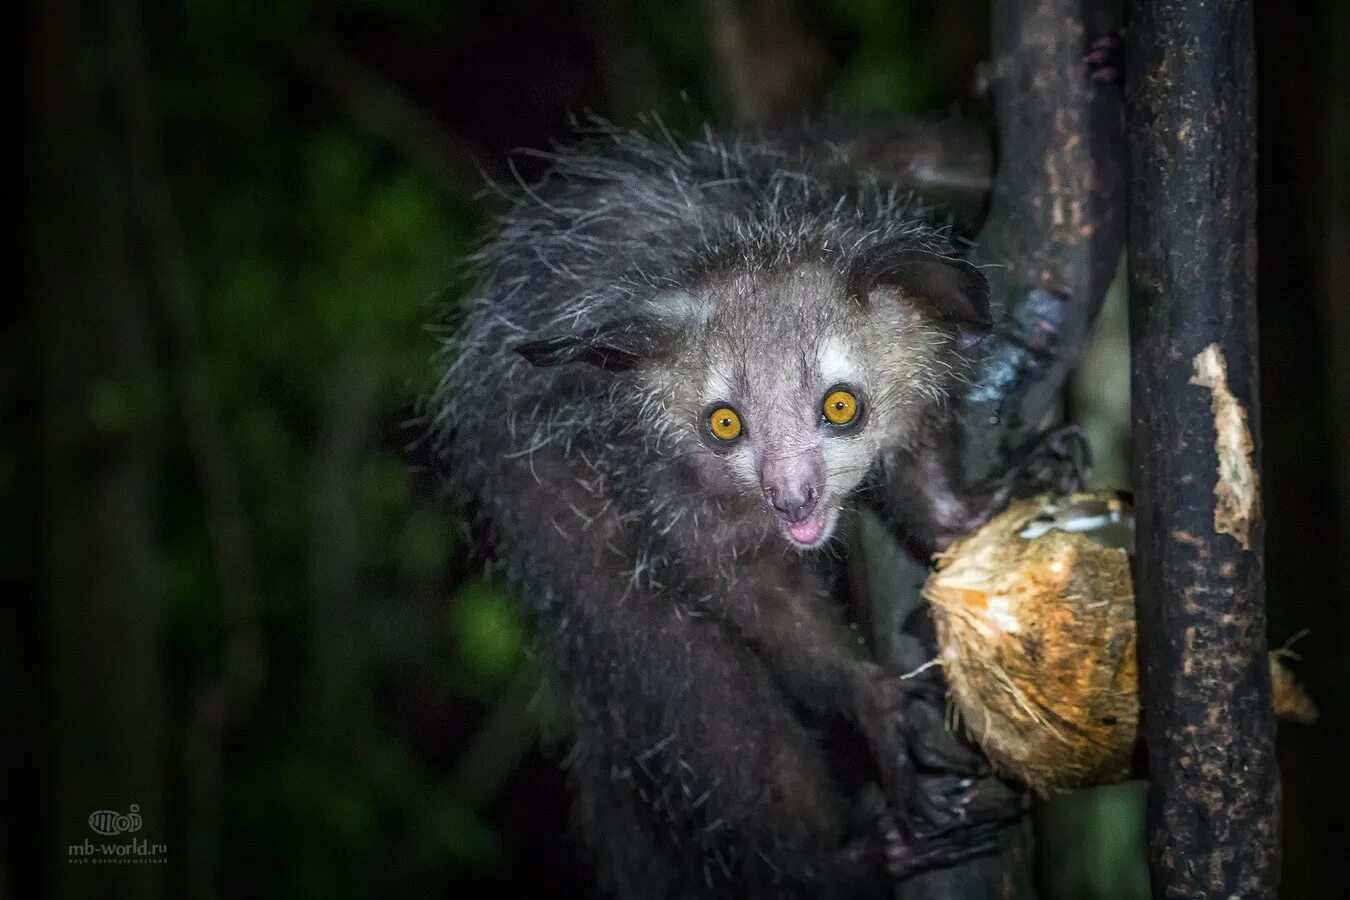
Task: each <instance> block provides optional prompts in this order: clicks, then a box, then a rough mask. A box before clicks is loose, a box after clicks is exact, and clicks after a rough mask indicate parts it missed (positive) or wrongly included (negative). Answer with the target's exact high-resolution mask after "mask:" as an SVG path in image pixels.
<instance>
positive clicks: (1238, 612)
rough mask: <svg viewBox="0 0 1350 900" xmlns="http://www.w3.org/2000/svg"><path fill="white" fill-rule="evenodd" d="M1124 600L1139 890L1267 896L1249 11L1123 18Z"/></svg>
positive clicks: (1242, 0) (1238, 5) (1231, 8)
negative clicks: (1134, 601) (1128, 484)
mask: <svg viewBox="0 0 1350 900" xmlns="http://www.w3.org/2000/svg"><path fill="white" fill-rule="evenodd" d="M1129 34H1130V44H1129V48H1128V49H1129V52H1128V55H1127V59H1128V62H1129V66H1130V73H1129V87H1128V91H1127V111H1128V114H1127V123H1128V129H1129V135H1130V166H1131V175H1130V215H1129V232H1130V253H1129V262H1130V275H1131V307H1132V314H1131V326H1132V341H1133V397H1134V400H1133V404H1134V418H1135V439H1134V467H1135V479H1134V481H1135V490H1136V504H1135V516H1136V521H1137V526H1136V527H1137V532H1138V533H1137V537H1136V546H1137V548H1138V549H1137V557H1136V567H1137V571H1136V588H1137V596H1138V604H1139V613H1138V621H1139V659H1140V676H1141V694H1142V698H1141V699H1142V705H1143V712H1144V718H1143V733H1144V737H1145V740H1146V743H1147V746H1148V762H1149V772H1150V776H1151V784H1150V789H1149V837H1150V844H1151V849H1152V863H1153V883H1154V893H1155V894H1156V895H1158V896H1164V897H1199V896H1207V897H1210V896H1212V897H1220V896H1221V897H1232V896H1240V897H1273V896H1275V895H1276V892H1277V887H1278V883H1279V862H1280V848H1279V832H1280V828H1279V812H1280V780H1279V773H1278V769H1277V766H1276V760H1275V746H1274V738H1275V720H1274V715H1273V713H1272V712H1271V701H1270V670H1269V665H1268V663H1267V660H1266V616H1265V607H1264V596H1263V581H1262V562H1263V561H1262V539H1263V524H1262V518H1261V508H1260V499H1261V495H1260V480H1259V473H1260V467H1259V466H1260V452H1259V451H1260V441H1259V437H1260V436H1259V433H1258V427H1257V426H1258V422H1259V406H1258V396H1257V368H1256V304H1255V300H1256V297H1255V275H1256V233H1255V215H1256V183H1255V182H1256V179H1255V174H1256V169H1255V127H1256V122H1255V109H1256V81H1255V75H1256V73H1255V67H1254V53H1253V43H1252V40H1253V35H1252V9H1251V4H1250V2H1248V0H1224V2H1216V3H1208V4H1196V3H1188V2H1185V0H1141V2H1138V3H1136V4H1134V6H1133V7H1132V15H1131V20H1130V33H1129Z"/></svg>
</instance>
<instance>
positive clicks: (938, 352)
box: [433, 130, 980, 897]
mask: <svg viewBox="0 0 1350 900" xmlns="http://www.w3.org/2000/svg"><path fill="white" fill-rule="evenodd" d="M551 159H552V170H551V172H550V173H549V175H548V176H547V177H546V178H545V179H544V180H543V181H542V182H541V183H539V184H537V185H535V186H533V187H529V188H525V189H524V190H523V193H522V195H521V196H520V197H519V199H518V201H517V202H516V203H515V205H514V207H513V208H512V209H511V211H510V212H509V213H508V214H507V215H506V216H505V217H504V218H503V220H502V222H501V229H500V232H499V234H498V236H497V237H496V239H495V240H493V241H492V242H491V243H489V244H488V245H487V246H486V247H485V249H484V250H483V251H482V252H481V253H480V254H479V255H478V256H477V258H476V264H477V267H478V269H479V272H480V281H479V283H478V286H477V288H476V290H475V291H474V293H473V295H472V298H471V301H470V304H469V307H468V310H467V314H466V318H465V320H464V322H463V325H462V327H461V328H460V329H459V331H458V333H457V334H456V335H455V336H454V337H453V339H452V340H451V341H450V342H449V347H448V351H447V358H448V359H449V360H451V361H452V362H451V365H450V366H449V370H448V372H447V374H446V376H445V378H444V381H443V383H442V385H441V387H440V390H439V392H438V394H437V396H436V398H435V401H434V406H433V412H434V417H435V425H436V428H437V432H438V434H439V435H440V437H441V440H442V446H443V452H444V458H445V460H446V469H447V472H448V476H449V479H450V486H451V489H452V492H453V494H454V496H455V497H456V498H457V499H458V500H459V501H461V502H462V503H463V504H464V506H465V508H466V509H468V510H469V511H470V515H471V516H472V522H473V524H474V528H475V530H476V532H477V533H478V534H479V535H480V536H481V537H482V539H483V540H484V543H485V545H487V546H488V548H489V549H490V552H491V553H492V554H493V556H494V557H496V558H497V559H499V560H500V561H501V563H502V564H503V568H504V570H505V572H506V574H507V576H508V577H509V579H510V580H511V582H512V584H513V586H514V588H515V589H516V590H517V591H518V592H519V593H520V595H521V597H522V598H524V599H525V600H526V601H527V602H528V603H529V604H530V605H531V607H532V608H533V609H534V610H535V612H536V613H538V615H537V617H536V618H537V621H538V623H539V626H540V631H541V638H542V643H543V646H544V648H545V651H546V654H547V658H548V660H549V661H550V662H551V663H552V665H554V666H555V667H556V668H557V670H558V674H559V676H560V682H561V684H562V685H563V686H564V688H565V690H566V692H567V695H568V699H569V701H570V703H571V707H572V709H573V711H574V712H575V715H576V720H577V728H578V732H577V734H578V736H577V745H576V748H575V750H574V752H573V753H572V754H571V756H570V758H569V763H568V764H569V768H570V771H571V775H572V780H573V785H574V789H575V791H576V794H577V812H578V821H579V823H580V825H581V827H582V830H583V832H584V833H585V835H586V837H587V839H588V841H589V843H590V845H591V849H592V852H593V853H594V855H595V857H596V860H597V864H598V867H599V871H600V874H601V879H602V883H603V884H604V885H605V886H606V887H607V888H608V889H609V890H610V891H612V892H614V893H617V894H619V895H622V896H631V897H663V896H689V895H718V896H721V895H725V896H779V895H805V896H824V895H830V894H838V895H842V896H857V895H859V894H864V893H867V892H868V891H873V890H877V891H884V890H885V879H884V870H883V867H882V860H881V857H880V855H879V853H878V852H877V848H876V847H875V845H874V842H873V841H871V840H869V839H868V838H867V837H866V836H865V835H864V836H862V837H860V838H858V839H857V840H852V838H854V837H855V835H854V834H853V833H852V832H851V830H850V825H849V823H848V821H847V817H846V814H845V813H846V806H847V798H846V792H845V790H844V788H843V787H842V786H841V784H840V781H839V779H838V778H837V777H836V775H835V774H834V773H832V772H831V771H830V766H829V763H828V760H827V759H826V758H825V755H824V753H823V752H822V750H821V747H820V740H819V735H818V734H817V732H816V731H815V730H814V726H813V725H812V724H811V722H812V721H813V720H811V719H810V718H809V717H808V716H807V715H806V714H805V712H804V711H805V710H813V711H814V714H816V715H818V716H824V717H827V718H828V717H831V716H837V717H838V718H840V719H841V720H843V721H847V722H851V723H852V725H851V726H850V727H854V728H861V729H862V730H863V731H867V729H868V724H869V721H872V720H871V719H870V718H869V717H871V716H872V715H873V714H874V713H876V712H877V707H878V704H879V703H880V701H879V700H877V699H876V697H875V696H874V694H873V692H871V688H870V687H869V686H870V685H872V684H873V683H874V681H875V680H876V679H877V678H878V677H879V672H878V670H877V669H876V667H875V666H874V665H872V664H871V663H869V662H867V661H866V659H865V657H864V654H863V653H862V652H861V650H860V648H859V647H858V645H857V641H856V639H855V638H854V637H853V636H852V635H851V633H850V632H849V631H848V630H847V628H846V627H845V626H844V625H843V623H842V622H841V620H840V616H839V615H838V613H837V611H836V610H835V609H834V608H833V606H832V605H831V603H830V602H829V600H828V598H827V596H826V593H827V592H826V591H825V589H824V586H823V584H822V582H821V580H820V579H819V577H818V576H817V574H816V567H815V565H814V563H813V560H812V558H811V557H810V555H804V554H802V553H800V552H797V551H795V550H793V549H792V548H790V547H788V546H786V545H785V544H784V543H783V540H782V539H781V536H780V534H779V532H778V531H777V530H776V529H775V528H774V527H773V522H772V520H771V518H770V517H769V516H766V515H765V507H764V501H763V498H762V497H761V496H759V494H758V491H757V490H752V489H751V488H750V486H748V485H747V484H745V483H743V482H745V480H746V479H747V478H749V477H750V476H749V475H747V474H746V473H744V472H743V473H741V475H740V476H736V475H734V473H733V474H727V473H724V472H721V470H720V469H718V470H717V471H715V472H714V471H713V469H715V468H716V467H717V459H718V457H716V456H715V455H713V454H710V452H709V450H708V448H707V446H706V442H705V441H703V440H702V439H701V438H700V435H699V434H698V428H697V422H696V421H695V420H696V418H697V404H698V403H701V402H702V400H701V399H699V396H698V386H697V382H698V381H699V379H700V377H701V372H700V370H701V369H702V366H703V363H702V362H700V360H702V359H703V357H702V356H700V355H699V354H700V352H703V347H704V345H705V344H706V343H707V342H708V341H710V340H717V341H722V342H723V343H720V344H718V346H719V347H721V346H725V347H728V348H731V349H728V350H719V351H718V353H719V354H720V356H723V357H725V356H726V355H727V354H733V355H734V354H735V353H736V352H737V351H736V349H735V348H737V347H745V348H754V349H753V352H752V351H751V350H749V349H747V350H746V351H745V354H746V355H745V358H738V359H737V360H735V362H736V365H737V366H739V368H738V369H737V370H736V371H739V372H740V373H741V374H742V376H746V377H750V376H752V375H753V372H751V373H749V375H747V373H746V370H747V369H754V368H756V367H774V366H778V367H792V366H798V365H805V362H804V360H805V359H806V354H808V353H809V352H811V350H810V348H811V347H812V346H814V345H813V344H812V341H813V340H815V338H816V337H817V336H818V335H819V334H820V333H821V332H822V331H823V330H825V329H827V328H831V327H836V326H838V324H839V323H840V322H841V321H842V320H843V319H845V318H847V317H858V318H857V322H854V321H853V319H851V318H850V319H849V325H848V327H849V328H850V329H851V330H852V332H851V333H862V335H861V336H860V337H858V338H857V340H856V342H855V343H856V345H857V346H860V347H864V348H867V347H873V346H875V347H877V348H880V349H878V350H877V351H876V352H875V353H870V351H869V353H870V355H869V359H871V360H872V361H871V362H869V363H867V365H871V366H873V367H874V369H877V372H876V373H874V380H875V381H876V383H877V384H879V385H881V386H880V387H878V388H876V389H875V390H874V396H873V397H872V400H873V401H874V402H873V404H872V405H873V406H875V407H876V408H877V412H876V414H877V415H882V414H883V412H884V414H885V415H886V416H887V417H888V418H887V420H886V421H887V422H888V424H887V425H886V427H885V429H883V430H876V429H874V435H873V437H871V438H869V440H871V441H872V442H871V443H869V444H862V443H859V444H855V445H849V446H854V447H862V448H863V449H862V450H855V451H854V452H855V455H856V454H857V453H863V454H864V455H863V456H862V457H860V458H859V459H860V461H857V460H855V461H853V462H850V463H849V464H848V465H849V467H850V471H849V472H846V473H843V475H841V477H844V478H846V479H848V485H849V486H850V487H851V486H852V485H854V484H857V483H859V482H864V481H866V480H867V479H866V478H865V475H866V474H867V473H866V472H864V470H865V469H869V468H870V469H871V470H872V472H871V476H872V479H871V480H872V481H875V480H876V477H875V476H876V471H875V470H876V469H877V468H879V467H883V466H890V467H904V466H907V465H909V466H913V465H915V463H914V462H913V461H912V460H911V459H910V457H909V456H908V455H907V454H909V452H910V450H911V449H912V447H913V446H914V445H916V444H921V443H922V442H923V441H924V433H925V431H924V428H923V427H922V423H923V422H924V421H925V418H926V417H929V416H931V413H932V409H933V408H934V406H935V404H936V403H937V401H938V400H939V399H940V398H941V396H942V395H943V394H944V393H945V392H946V390H947V389H948V387H949V385H950V383H951V382H952V379H953V378H955V377H956V376H957V374H958V373H959V371H960V369H961V364H962V352H961V347H962V346H963V343H962V337H963V327H964V326H965V325H968V324H970V323H969V322H966V321H964V319H965V311H963V310H960V309H957V310H955V311H953V310H952V308H951V307H950V304H946V305H944V303H943V302H937V303H936V304H931V305H927V306H925V305H924V304H925V302H926V301H927V300H931V298H926V297H922V296H918V297H916V298H913V299H916V301H917V303H918V305H917V306H915V305H913V304H911V305H909V306H905V307H904V309H903V310H901V309H900V307H899V306H895V307H894V308H892V307H889V306H887V307H885V309H882V308H881V307H882V305H883V304H881V303H874V304H873V307H872V308H871V309H870V311H869V307H868V301H867V298H866V293H867V290H868V288H869V285H871V284H872V283H873V281H874V280H876V279H874V278H873V277H872V275H873V274H875V270H880V271H881V272H882V276H881V278H882V280H885V273H886V271H887V264H886V260H888V259H892V260H893V259H895V258H897V255H900V256H902V257H904V258H905V259H911V258H913V256H914V254H916V253H917V254H920V255H927V256H932V258H933V259H935V260H939V261H941V262H946V261H953V262H952V265H953V266H954V267H957V266H958V264H957V263H955V262H954V260H955V258H956V257H957V256H958V255H959V254H958V253H957V248H956V247H954V246H953V244H952V241H951V239H950V237H949V235H948V234H947V233H946V231H945V230H944V229H942V228H940V227H937V226H935V225H934V224H933V222H932V220H931V218H930V217H929V215H928V213H927V211H925V210H924V209H922V208H921V207H919V206H918V205H917V204H915V203H914V202H913V201H912V200H911V199H909V198H908V197H906V196H903V195H901V194H900V193H899V191H898V190H897V189H895V188H894V187H893V186H890V185H888V184H886V183H881V182H879V181H877V180H875V179H874V178H871V177H867V176H854V177H852V178H851V179H849V178H845V179H842V180H841V179H840V178H839V177H838V176H839V175H840V173H846V172H848V171H849V166H848V164H847V163H848V160H846V159H841V158H840V156H839V154H838V153H837V152H835V151H834V150H832V149H831V148H830V146H829V145H828V144H827V143H825V144H822V143H814V144H804V143H792V142H788V141H786V140H784V139H781V138H774V137H773V136H772V135H768V134H764V133H756V134H753V135H751V134H747V135H741V136H737V135H731V136H715V135H712V134H707V135H705V136H704V138H703V139H701V140H697V141H692V142H689V143H684V144H677V143H675V142H673V141H653V140H648V139H645V138H642V137H638V136H636V135H633V134H630V133H623V132H618V131H608V130H603V131H599V132H597V133H594V134H592V135H590V137H589V139H588V140H586V141H583V142H582V143H581V144H579V145H578V146H577V147H575V148H572V149H567V150H563V151H560V152H558V153H556V154H555V155H553V156H552V157H551ZM905 254H910V255H909V256H905ZM895 268H896V267H895V266H891V269H895ZM902 268H903V267H902ZM953 271H954V272H955V275H954V276H953V277H954V278H955V279H956V281H955V282H953V283H955V284H958V285H960V286H962V287H964V286H965V285H966V284H967V283H969V284H974V283H975V282H976V281H977V280H978V277H977V276H972V273H971V272H969V271H964V270H962V269H960V268H959V267H957V268H954V269H953ZM905 272H910V270H908V269H906V270H905ZM910 277H913V276H912V273H911V274H902V276H901V277H900V279H899V280H900V285H899V288H898V290H899V291H900V292H901V293H904V294H907V295H908V294H916V295H922V294H925V288H926V287H929V286H932V285H933V283H934V282H933V281H932V279H931V278H929V277H928V276H927V275H925V276H921V277H919V279H918V283H917V284H916V285H911V284H910V283H908V282H905V281H904V279H905V278H910ZM962 279H965V280H966V281H962ZM708 285H712V286H714V287H715V288H716V289H713V288H707V287H706V286H708ZM698 286H704V287H703V288H699V287H698ZM911 287H913V288H914V289H913V290H911ZM950 289H951V287H950V285H938V286H937V287H936V289H935V290H934V291H933V293H935V294H938V295H941V294H943V293H944V292H945V291H948V290H950ZM976 292H978V289H977V290H976ZM691 295H696V296H697V297H698V298H699V299H698V300H697V302H694V303H692V304H691V303H690V302H689V301H688V299H687V298H688V297H690V296H691ZM789 297H791V298H793V299H791V300H789V299H788V298H789ZM710 298H711V299H710ZM766 298H767V299H766ZM817 298H818V301H817ZM941 299H942V298H939V300H940V301H941ZM948 299H950V298H948ZM775 304H777V305H775ZM957 306H960V303H957ZM975 306H977V307H978V306H979V303H978V302H977V303H976V304H975ZM897 310H899V311H897ZM974 318H975V319H979V318H980V315H979V314H978V312H977V313H976V314H975V316H974ZM710 322H711V323H713V324H711V325H710V324H709V323H710ZM976 324H978V322H977V323H976ZM883 325H884V326H885V328H884V329H883V328H882V326H883ZM700 327H701V328H702V331H700V330H699V328H700ZM601 334H603V335H605V337H604V338H603V340H601V341H600V343H603V344H606V346H608V344H611V343H617V344H618V345H619V347H620V349H621V351H622V354H623V358H622V359H621V360H620V362H621V364H620V365H617V366H616V365H610V363H612V362H613V361H614V357H613V355H612V354H613V352H617V351H611V350H609V349H604V350H602V351H600V352H599V353H598V354H592V357H593V358H592V359H591V362H592V363H596V362H597V361H598V364H588V363H587V362H586V361H585V359H584V358H583V357H575V358H573V357H567V356H566V353H567V352H571V350H572V349H574V346H575V344H574V343H569V342H580V343H582V344H584V343H585V342H586V341H589V340H591V339H592V336H595V335H601ZM695 335H699V336H698V337H694V336H695ZM710 335H711V336H710ZM733 338H734V341H733ZM549 341H557V342H559V343H558V346H562V347H564V350H562V351H560V353H561V355H560V356H559V358H557V359H553V360H552V361H553V362H555V363H557V364H554V365H543V366H541V365H534V364H532V363H531V362H529V361H527V360H526V359H525V358H523V357H522V355H521V354H520V353H518V352H517V348H520V347H521V346H523V345H533V346H539V345H540V342H545V344H546V345H547V346H548V347H552V346H554V344H548V343H547V342H549ZM869 341H870V342H871V343H868V342H869ZM728 342H729V343H728ZM865 355H867V354H865ZM535 361H536V362H538V359H536V360H535ZM869 371H871V370H869ZM686 406H687V407H688V408H686ZM691 410H694V413H692V414H691V412H690V411H691ZM839 446H844V445H839ZM853 469H856V470H857V471H852V470H853ZM738 477H739V478H740V480H739V481H738V480H737V478H738ZM867 736H868V738H869V740H870V741H871V746H872V750H873V752H874V753H875V752H880V751H878V739H877V738H876V736H875V735H873V734H868V735H867ZM883 743H884V742H883Z"/></svg>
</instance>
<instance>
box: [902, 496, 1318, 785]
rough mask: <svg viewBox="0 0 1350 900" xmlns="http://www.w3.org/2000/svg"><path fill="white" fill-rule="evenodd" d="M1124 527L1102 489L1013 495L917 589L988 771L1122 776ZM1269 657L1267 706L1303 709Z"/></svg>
mask: <svg viewBox="0 0 1350 900" xmlns="http://www.w3.org/2000/svg"><path fill="white" fill-rule="evenodd" d="M1132 535H1133V522H1132V521H1131V516H1130V510H1129V507H1128V505H1127V504H1126V503H1125V502H1124V500H1123V499H1121V498H1120V497H1118V496H1116V495H1114V494H1075V495H1071V496H1068V497H1058V498H1052V497H1049V496H1045V497H1038V498H1035V499H1032V500H1027V501H1021V502H1018V503H1015V504H1013V505H1012V506H1011V507H1010V508H1009V509H1007V510H1006V511H1005V512H1003V513H1002V514H1001V515H999V516H998V517H997V518H995V519H994V520H993V521H991V522H989V523H988V524H987V525H985V526H984V527H983V528H981V529H980V530H978V531H976V532H975V533H974V534H972V535H970V536H969V537H967V538H965V539H964V540H962V541H960V542H959V543H957V544H955V545H954V546H953V547H952V548H951V549H950V550H948V551H947V552H946V553H944V554H942V555H941V556H940V557H939V558H938V561H937V570H936V571H935V572H934V573H933V574H932V575H931V576H930V577H929V579H928V583H927V585H926V586H925V588H924V595H925V596H926V597H927V598H928V600H929V602H930V603H931V604H932V609H933V618H934V621H935V623H936V625H937V633H938V646H939V659H940V661H941V663H942V666H943V669H944V670H945V672H946V676H947V682H948V685H949V687H950V699H951V703H952V708H953V710H954V712H955V713H956V714H957V717H958V718H959V720H960V722H961V723H963V725H964V727H965V729H966V730H967V732H968V733H969V734H970V735H971V737H972V738H973V739H974V740H975V741H976V742H977V743H978V744H979V745H980V746H981V747H982V748H983V749H984V752H985V754H986V755H987V756H988V757H989V760H990V762H991V763H992V764H993V765H994V767H995V768H996V769H998V770H999V771H1000V772H1002V773H1003V774H1004V775H1007V776H1010V777H1012V778H1016V779H1018V780H1021V781H1024V782H1025V783H1026V784H1028V785H1029V786H1030V787H1031V788H1032V789H1033V790H1035V791H1036V792H1038V793H1040V794H1048V793H1052V792H1054V791H1058V790H1064V789H1068V788H1074V787H1083V786H1087V785H1094V784H1106V783H1110V782H1114V781H1121V780H1124V779H1126V778H1128V777H1129V775H1130V770H1131V762H1132V758H1133V755H1134V746H1135V740H1136V737H1137V731H1138V724H1139V698H1138V667H1137V662H1136V653H1135V622H1134V591H1133V586H1132V584H1131V579H1130V559H1129V553H1130V551H1131V549H1132V547H1131V541H1132ZM1279 655H1280V654H1279V653H1276V654H1272V656H1271V669H1272V676H1273V680H1274V686H1275V691H1274V693H1275V703H1276V711H1277V713H1281V714H1283V715H1287V716H1288V717H1290V718H1294V719H1296V720H1298V721H1311V719H1312V718H1315V717H1316V714H1317V713H1316V709H1315V708H1314V707H1313V705H1312V703H1311V701H1310V700H1309V699H1308V697H1307V695H1306V694H1304V692H1303V691H1302V689H1301V688H1300V687H1299V686H1298V684H1297V683H1296V682H1295V681H1294V679H1293V676H1292V675H1291V674H1290V673H1289V672H1288V670H1287V669H1285V668H1284V667H1283V666H1282V665H1281V664H1280V662H1279V659H1278V656H1279Z"/></svg>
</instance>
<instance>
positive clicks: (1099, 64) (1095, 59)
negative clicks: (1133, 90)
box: [1083, 34, 1125, 84]
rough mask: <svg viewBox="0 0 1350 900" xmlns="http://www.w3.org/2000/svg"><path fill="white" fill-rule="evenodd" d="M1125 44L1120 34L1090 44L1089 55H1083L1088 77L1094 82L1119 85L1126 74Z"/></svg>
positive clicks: (1109, 35) (1110, 35) (1101, 38)
mask: <svg viewBox="0 0 1350 900" xmlns="http://www.w3.org/2000/svg"><path fill="white" fill-rule="evenodd" d="M1123 44H1124V42H1123V41H1122V40H1121V38H1120V35H1118V34H1108V35H1106V36H1104V37H1099V38H1097V40H1095V41H1093V42H1092V43H1091V44H1089V45H1088V51H1087V53H1084V54H1083V62H1084V63H1085V64H1086V65H1087V67H1088V77H1089V78H1091V79H1092V80H1093V81H1104V82H1108V83H1112V84H1119V83H1120V82H1121V81H1122V80H1123V79H1124V74H1125V65H1124V59H1125V54H1124V50H1123Z"/></svg>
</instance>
